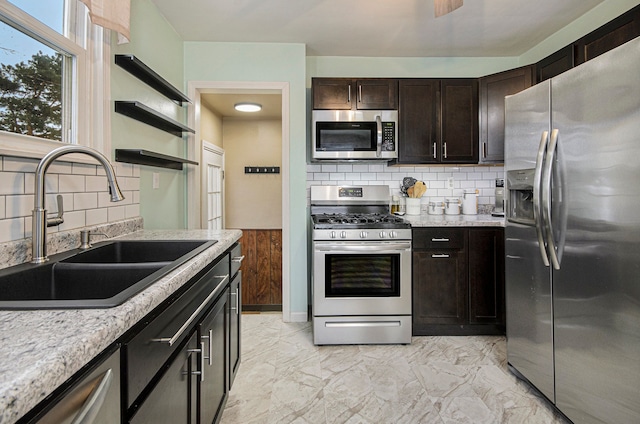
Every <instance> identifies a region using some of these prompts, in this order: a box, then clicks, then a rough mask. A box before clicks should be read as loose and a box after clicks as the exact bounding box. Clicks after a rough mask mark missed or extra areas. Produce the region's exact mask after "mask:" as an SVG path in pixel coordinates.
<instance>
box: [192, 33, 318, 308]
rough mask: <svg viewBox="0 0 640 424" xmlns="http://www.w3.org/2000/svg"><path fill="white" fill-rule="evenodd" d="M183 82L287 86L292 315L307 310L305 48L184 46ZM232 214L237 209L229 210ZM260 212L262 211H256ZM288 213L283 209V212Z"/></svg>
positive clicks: (230, 44) (232, 44) (246, 45)
mask: <svg viewBox="0 0 640 424" xmlns="http://www.w3.org/2000/svg"><path fill="white" fill-rule="evenodd" d="M184 69H185V71H184V78H185V81H236V82H237V81H241V82H252V81H262V82H285V83H288V84H289V99H283V102H286V101H287V100H288V102H289V109H290V110H289V118H290V119H289V122H288V124H289V139H290V145H289V151H288V156H289V169H288V171H289V210H288V214H289V217H290V223H289V225H290V230H291V231H290V237H289V249H290V255H289V263H290V269H289V270H286V269H283V274H285V275H288V276H289V281H290V311H291V313H292V314H297V315H300V314H306V312H307V283H308V277H307V271H308V270H307V268H308V267H307V222H308V213H307V209H306V207H307V203H306V140H307V138H306V125H307V116H306V112H305V111H306V108H307V105H306V94H305V46H304V44H269V43H206V42H185V44H184ZM229 213H233V211H229ZM258 213H259V212H258ZM283 213H284V211H283Z"/></svg>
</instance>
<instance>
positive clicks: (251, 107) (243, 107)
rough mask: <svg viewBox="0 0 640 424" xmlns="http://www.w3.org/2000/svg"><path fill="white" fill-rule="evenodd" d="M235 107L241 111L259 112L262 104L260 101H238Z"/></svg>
mask: <svg viewBox="0 0 640 424" xmlns="http://www.w3.org/2000/svg"><path fill="white" fill-rule="evenodd" d="M234 108H235V110H237V111H240V112H258V111H260V110H262V105H259V104H258V103H238V104H236V105H235V106H234Z"/></svg>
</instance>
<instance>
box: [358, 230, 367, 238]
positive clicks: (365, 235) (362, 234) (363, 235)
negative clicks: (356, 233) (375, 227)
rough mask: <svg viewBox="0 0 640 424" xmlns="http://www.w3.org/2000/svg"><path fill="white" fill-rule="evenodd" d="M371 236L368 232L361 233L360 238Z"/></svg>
mask: <svg viewBox="0 0 640 424" xmlns="http://www.w3.org/2000/svg"><path fill="white" fill-rule="evenodd" d="M368 236H369V233H367V232H366V231H360V238H367V237H368Z"/></svg>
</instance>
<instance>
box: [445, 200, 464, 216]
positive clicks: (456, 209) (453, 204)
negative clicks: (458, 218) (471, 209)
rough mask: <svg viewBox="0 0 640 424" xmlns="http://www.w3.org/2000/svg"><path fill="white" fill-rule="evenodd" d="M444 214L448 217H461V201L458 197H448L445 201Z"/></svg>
mask: <svg viewBox="0 0 640 424" xmlns="http://www.w3.org/2000/svg"><path fill="white" fill-rule="evenodd" d="M444 204H445V206H444V213H445V214H447V215H460V199H459V198H458V197H447V198H446V199H445V201H444Z"/></svg>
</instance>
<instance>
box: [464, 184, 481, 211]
mask: <svg viewBox="0 0 640 424" xmlns="http://www.w3.org/2000/svg"><path fill="white" fill-rule="evenodd" d="M462 213H463V214H464V215H477V214H478V190H475V189H474V190H465V191H464V195H463V196H462Z"/></svg>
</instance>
